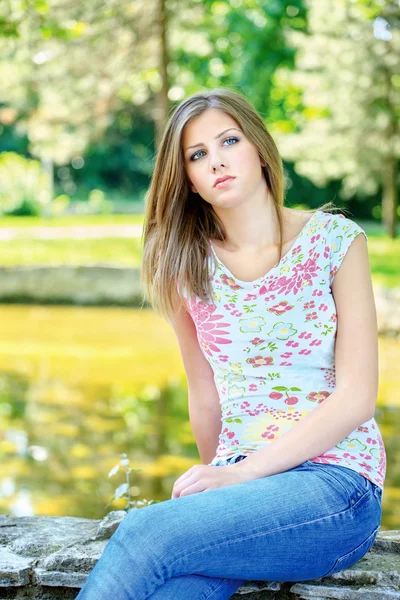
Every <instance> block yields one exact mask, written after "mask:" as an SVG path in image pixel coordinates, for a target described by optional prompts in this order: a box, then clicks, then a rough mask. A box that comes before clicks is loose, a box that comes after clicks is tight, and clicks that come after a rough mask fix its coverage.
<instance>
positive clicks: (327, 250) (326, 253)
mask: <svg viewBox="0 0 400 600" xmlns="http://www.w3.org/2000/svg"><path fill="white" fill-rule="evenodd" d="M330 250H331V249H330V247H329V246H325V248H324V258H329V253H330Z"/></svg>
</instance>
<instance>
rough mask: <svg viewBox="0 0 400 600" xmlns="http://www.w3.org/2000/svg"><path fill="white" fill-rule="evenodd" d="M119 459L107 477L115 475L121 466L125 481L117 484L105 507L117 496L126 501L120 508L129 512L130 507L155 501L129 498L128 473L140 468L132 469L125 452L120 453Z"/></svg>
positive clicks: (137, 506) (138, 506) (129, 483)
mask: <svg viewBox="0 0 400 600" xmlns="http://www.w3.org/2000/svg"><path fill="white" fill-rule="evenodd" d="M120 456H121V460H120V461H119V463H118V464H116V465H115V467H113V468H112V469H111V471H110V472H109V474H108V477H109V478H110V477H113V476H114V475H116V474H117V473H118V471H119V470H120V468H122V469H123V470H124V472H125V479H126V481H125V482H124V483H121V485H119V486H118V487H117V489H116V490H115V492H114V495H113V497H112V498H111V500H110V501H109V502H108V503H107V504H106V506H105V508H108V507H109V506H110V505H111V504H112V502H114V500H117V499H118V498H125V499H126V501H127V503H126V505H125V507H124V508H123V509H122V510H124V511H125V512H129V511H130V510H132V508H143V507H144V506H149V505H150V504H153V503H157V502H158V501H157V500H150V501H149V500H146V498H145V499H144V500H131V494H130V489H131V487H132V484H131V481H130V475H131V473H132V472H136V471H141V470H142V469H132V468H131V467H130V466H129V458H127V456H126V454H121V455H120Z"/></svg>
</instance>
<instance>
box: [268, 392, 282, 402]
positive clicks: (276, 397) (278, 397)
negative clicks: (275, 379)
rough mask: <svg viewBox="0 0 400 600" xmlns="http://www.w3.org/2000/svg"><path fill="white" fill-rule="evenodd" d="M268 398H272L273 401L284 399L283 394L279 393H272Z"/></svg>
mask: <svg viewBox="0 0 400 600" xmlns="http://www.w3.org/2000/svg"><path fill="white" fill-rule="evenodd" d="M268 397H269V398H271V400H280V399H281V398H282V397H283V394H280V393H279V392H271V393H270V394H269V396H268Z"/></svg>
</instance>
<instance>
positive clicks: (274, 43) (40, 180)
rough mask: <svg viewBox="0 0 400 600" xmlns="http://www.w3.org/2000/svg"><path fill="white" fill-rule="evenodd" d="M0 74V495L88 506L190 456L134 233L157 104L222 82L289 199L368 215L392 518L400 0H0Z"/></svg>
mask: <svg viewBox="0 0 400 600" xmlns="http://www.w3.org/2000/svg"><path fill="white" fill-rule="evenodd" d="M0 80H1V88H0V331H1V337H0V512H1V513H3V514H5V513H7V514H11V515H16V516H23V515H70V516H80V517H92V518H97V519H99V518H103V517H104V516H105V515H106V514H107V512H108V511H109V510H113V509H119V508H125V507H126V505H127V502H128V501H130V502H133V501H141V500H142V499H145V500H147V501H151V500H154V501H163V500H166V499H168V498H170V495H171V491H172V485H173V483H174V482H175V480H176V479H177V478H178V477H179V476H180V475H181V474H182V473H183V472H184V471H186V470H187V469H189V468H190V467H191V466H192V465H193V464H196V463H199V462H201V461H200V459H199V456H198V453H197V448H196V444H195V440H194V436H193V433H192V430H191V426H190V423H189V417H188V409H187V386H186V380H185V375H184V370H183V365H182V361H181V358H180V354H179V348H178V344H177V341H176V339H175V335H174V333H173V330H172V328H171V327H170V326H169V325H168V324H167V323H166V322H165V321H164V320H163V319H162V318H161V317H160V316H158V315H156V314H155V313H154V312H153V311H152V310H151V309H150V308H149V307H147V306H145V307H143V308H141V299H142V298H141V294H140V288H139V286H138V277H139V273H140V264H141V235H142V224H143V212H144V195H145V192H146V189H147V187H148V185H149V181H150V177H151V173H152V169H153V166H154V158H155V153H156V151H157V146H158V143H159V140H160V136H161V134H162V131H163V128H164V126H165V122H166V120H167V117H168V114H169V113H170V111H171V110H172V109H173V108H174V106H175V105H176V104H177V103H179V102H180V101H181V100H183V99H184V98H185V97H187V96H188V95H190V94H192V93H194V92H197V91H200V90H202V89H209V88H212V87H217V86H228V87H230V88H232V89H235V90H237V91H239V92H241V93H243V94H244V95H245V96H246V97H247V98H248V99H249V100H250V101H251V102H252V103H253V104H254V105H255V107H256V108H257V110H258V111H259V112H260V113H261V115H262V117H263V118H264V120H265V123H266V125H267V127H268V129H269V131H270V133H271V135H272V136H273V137H274V139H275V141H276V143H277V145H278V148H279V151H280V153H281V155H282V158H283V160H284V166H285V179H286V201H285V202H286V205H287V206H291V207H293V208H299V209H304V208H315V207H317V206H320V205H321V204H323V203H324V202H328V201H333V202H334V203H335V204H336V205H337V206H340V207H343V208H345V209H347V211H348V212H347V213H346V214H347V215H348V216H349V217H350V218H352V219H353V220H355V221H356V222H358V223H359V224H360V225H361V226H362V227H363V228H364V229H365V231H366V233H367V235H368V240H369V243H368V247H369V255H370V265H371V272H372V279H373V285H374V293H375V298H376V305H377V313H378V326H379V369H380V383H379V397H378V401H377V408H376V415H375V418H376V420H377V422H378V424H379V427H380V429H381V431H382V434H383V437H384V441H385V446H386V451H387V460H388V462H387V477H386V485H385V492H384V497H383V518H382V529H400V502H399V499H400V441H399V440H400V437H399V435H398V432H399V426H400V371H399V367H398V365H399V364H400V242H399V239H398V233H399V226H398V224H397V223H398V219H399V216H400V208H399V206H398V190H399V183H400V177H399V157H400V134H399V119H400V3H399V2H397V1H396V2H389V1H385V0H303V1H302V0H292V1H288V0H276V1H275V0H229V1H228V0H220V1H211V0H201V1H196V0H191V1H186V0H180V1H179V2H178V0H146V3H144V2H143V1H139V0H101V1H100V0H91V2H79V3H77V2H73V1H71V0H4V1H3V2H2V3H1V4H0ZM122 455H126V456H125V458H123V459H122V464H120V459H121V456H122ZM127 461H129V468H132V469H133V471H131V472H129V469H127V464H128V463H127ZM116 465H120V466H119V468H117V467H116ZM114 467H115V468H114ZM110 472H111V473H110Z"/></svg>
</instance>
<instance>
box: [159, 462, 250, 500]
mask: <svg viewBox="0 0 400 600" xmlns="http://www.w3.org/2000/svg"><path fill="white" fill-rule="evenodd" d="M245 462H246V460H242V461H240V462H238V463H233V464H231V465H226V466H225V467H217V466H211V465H194V466H193V467H191V468H190V469H189V470H188V471H186V473H184V474H183V475H181V476H180V477H179V478H178V479H177V480H176V481H175V483H174V486H173V489H172V496H171V499H173V498H181V497H182V496H190V494H197V493H198V492H205V491H207V490H212V489H214V488H219V487H224V486H226V485H234V484H235V483H243V482H245V481H251V480H252V479H256V475H255V474H254V473H252V472H251V471H250V470H248V469H246V468H245V465H244V463H245Z"/></svg>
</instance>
